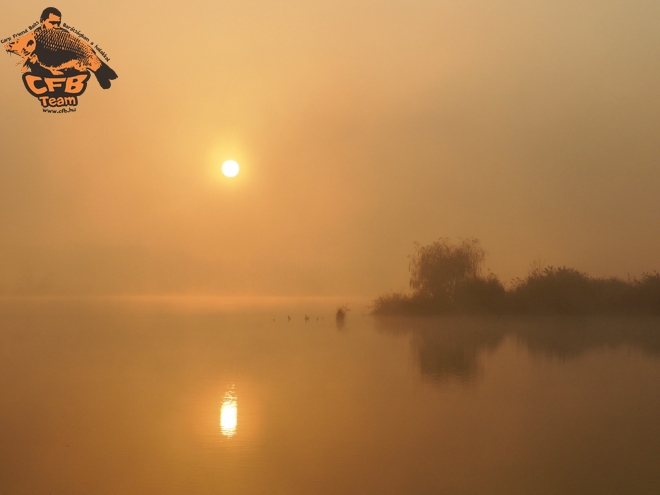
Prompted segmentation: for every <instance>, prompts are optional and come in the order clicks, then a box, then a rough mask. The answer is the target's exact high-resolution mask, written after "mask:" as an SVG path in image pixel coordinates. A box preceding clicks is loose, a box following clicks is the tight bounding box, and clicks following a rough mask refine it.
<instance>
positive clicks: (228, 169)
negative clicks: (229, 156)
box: [222, 160, 239, 177]
mask: <svg viewBox="0 0 660 495" xmlns="http://www.w3.org/2000/svg"><path fill="white" fill-rule="evenodd" d="M238 170H239V167H238V163H236V162H235V161H234V160H227V161H226V162H225V163H223V164H222V173H223V174H225V175H226V176H227V177H236V176H237V175H238Z"/></svg>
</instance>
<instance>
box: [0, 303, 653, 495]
mask: <svg viewBox="0 0 660 495" xmlns="http://www.w3.org/2000/svg"><path fill="white" fill-rule="evenodd" d="M278 304H279V305H278ZM278 304H270V305H268V306H266V307H262V308H246V307H224V306H222V307H221V306H214V305H213V304H206V305H205V304H201V305H195V304H192V305H191V304H177V303H173V302H172V301H161V302H154V301H141V302H140V301H138V302H127V301H121V300H114V301H100V300H98V301H62V300H60V301H36V300H34V301H4V302H1V303H0V425H1V427H0V493H2V494H67V495H73V494H184V493H185V494H259V495H262V494H287V495H298V494H300V495H303V494H304V495H309V494H333V495H335V494H343V493H346V494H378V495H383V494H609V493H621V494H657V493H660V320H658V319H650V318H563V319H561V318H504V319H498V318H439V319H381V320H379V319H374V318H371V317H368V316H364V315H363V314H361V311H360V310H359V308H354V309H353V311H352V312H350V313H349V315H348V319H347V321H346V324H345V326H343V327H341V328H338V327H337V325H336V323H335V321H334V316H333V314H332V313H333V311H332V309H333V307H334V306H333V305H330V304H324V303H323V302H318V303H316V304H311V303H310V304H307V305H306V303H304V302H303V303H298V304H297V305H290V306H286V303H285V302H282V303H281V304H280V303H278ZM305 314H307V315H309V317H310V319H309V321H307V322H305V320H304V315H305ZM287 315H290V316H291V318H292V319H291V321H288V319H287ZM317 317H318V320H317ZM273 319H274V320H273Z"/></svg>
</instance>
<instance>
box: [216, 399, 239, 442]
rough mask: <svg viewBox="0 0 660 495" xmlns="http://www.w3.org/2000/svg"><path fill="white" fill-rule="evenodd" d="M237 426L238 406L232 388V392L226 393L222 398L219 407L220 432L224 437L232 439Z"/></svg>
mask: <svg viewBox="0 0 660 495" xmlns="http://www.w3.org/2000/svg"><path fill="white" fill-rule="evenodd" d="M237 424H238V404H237V400H236V394H235V393H234V390H233V387H232V390H230V391H229V392H227V393H226V394H225V395H224V397H223V398H222V407H220V431H221V432H222V434H223V435H224V436H226V437H233V436H234V435H235V434H236V425H237Z"/></svg>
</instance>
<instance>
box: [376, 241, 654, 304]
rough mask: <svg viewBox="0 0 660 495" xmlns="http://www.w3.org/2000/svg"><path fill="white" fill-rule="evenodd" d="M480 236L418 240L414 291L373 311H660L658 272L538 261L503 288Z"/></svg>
mask: <svg viewBox="0 0 660 495" xmlns="http://www.w3.org/2000/svg"><path fill="white" fill-rule="evenodd" d="M484 259H485V251H484V250H483V248H482V247H481V245H480V244H479V241H478V240H477V239H473V238H470V239H464V240H463V241H461V242H460V243H452V242H451V241H450V240H448V239H439V240H437V241H435V242H433V243H432V244H430V245H428V246H422V245H420V244H415V252H414V253H413V254H412V255H411V256H410V265H409V269H410V288H411V289H412V292H411V293H403V292H395V293H391V294H387V295H383V296H380V297H378V298H377V299H376V300H374V301H373V303H372V305H371V313H372V314H374V315H498V314H500V315H660V274H659V273H658V272H655V271H654V272H652V273H645V274H643V275H642V277H641V278H632V279H629V280H621V279H619V278H614V277H612V278H596V277H592V276H590V275H588V274H586V273H583V272H580V271H578V270H575V269H573V268H567V267H565V266H562V267H559V268H556V267H552V266H548V267H545V268H541V267H540V266H536V267H534V268H533V269H532V270H531V271H530V273H529V275H527V277H525V278H516V279H514V280H513V281H512V283H511V286H510V287H508V288H505V286H504V285H503V284H502V282H501V281H500V280H499V278H498V277H497V276H496V275H495V274H493V273H492V272H486V271H485V265H484Z"/></svg>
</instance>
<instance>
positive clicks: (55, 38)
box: [5, 28, 118, 89]
mask: <svg viewBox="0 0 660 495" xmlns="http://www.w3.org/2000/svg"><path fill="white" fill-rule="evenodd" d="M5 50H6V51H7V52H8V53H14V54H16V55H18V56H19V57H21V58H23V69H22V71H23V72H27V71H28V70H30V71H31V72H35V69H39V68H43V69H46V70H47V71H49V72H50V73H51V74H52V75H62V74H65V72H67V71H77V72H85V71H87V70H90V71H92V72H93V73H94V75H95V76H96V79H97V81H98V82H99V85H100V86H101V87H102V88H103V89H108V88H109V87H110V85H111V83H110V81H112V80H114V79H117V77H118V76H117V73H116V72H115V71H114V70H112V69H111V68H110V67H109V66H108V65H107V64H106V63H105V62H103V61H102V60H101V59H100V58H99V57H98V56H97V55H96V53H95V52H94V50H93V49H92V47H91V46H89V45H88V44H87V43H85V42H84V41H83V40H81V39H80V38H78V37H77V36H74V35H73V34H71V33H70V32H69V31H67V30H66V29H62V28H55V29H42V28H39V29H36V30H35V31H33V32H30V33H28V34H25V35H23V36H21V37H19V38H16V39H15V40H13V41H11V42H9V43H7V44H6V45H5Z"/></svg>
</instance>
